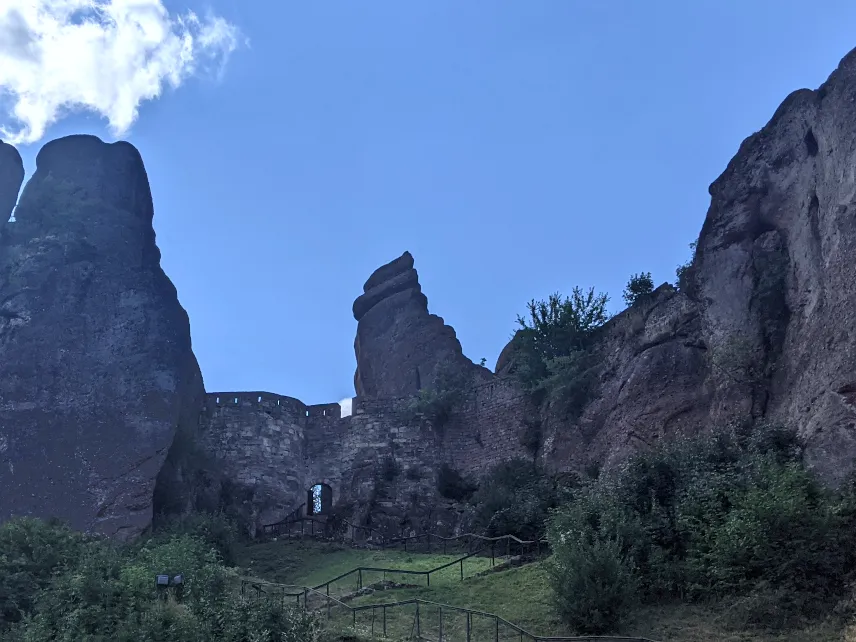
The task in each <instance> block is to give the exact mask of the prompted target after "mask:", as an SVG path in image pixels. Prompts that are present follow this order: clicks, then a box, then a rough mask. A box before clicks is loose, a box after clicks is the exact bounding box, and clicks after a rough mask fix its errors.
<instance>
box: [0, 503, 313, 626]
mask: <svg viewBox="0 0 856 642" xmlns="http://www.w3.org/2000/svg"><path fill="white" fill-rule="evenodd" d="M231 528H232V527H231V526H230V524H228V523H225V522H222V521H221V520H220V519H219V518H216V517H205V518H203V517H198V518H195V519H194V520H189V521H186V522H184V523H182V524H178V523H176V524H174V525H173V526H172V527H171V528H169V529H167V530H166V531H165V532H161V533H158V534H156V535H154V536H149V537H146V538H143V539H142V540H141V541H139V542H137V543H134V544H132V545H124V546H123V545H119V544H116V543H113V542H109V541H105V540H103V539H98V538H93V537H86V536H84V535H81V534H78V533H74V532H72V531H70V530H69V529H67V528H66V527H64V526H62V525H60V524H56V523H46V522H43V521H40V520H35V519H28V518H23V519H16V520H12V521H10V522H7V523H5V524H3V525H2V526H0V637H2V639H3V640H6V641H9V642H42V641H48V640H50V641H56V642H102V641H106V640H110V641H111V642H112V641H116V642H125V641H127V642H131V641H134V642H154V641H158V642H160V641H162V640H173V639H174V640H187V641H191V642H207V641H209V640H218V641H223V642H251V641H252V642H274V641H276V642H311V641H313V640H317V639H318V635H319V628H318V625H317V622H316V621H315V619H314V618H313V617H311V616H308V615H306V614H304V613H302V612H298V611H296V610H292V609H290V608H288V607H284V606H282V605H281V604H279V603H268V602H265V601H264V600H262V601H258V602H255V603H252V604H248V603H243V602H242V601H241V600H240V596H239V592H238V590H237V584H236V580H237V572H236V570H235V569H233V568H230V567H228V566H226V564H225V563H224V560H223V559H222V557H221V555H220V553H219V552H218V550H222V549H224V545H225V544H226V543H227V542H232V541H233V540H232V537H237V535H236V533H234V531H233V535H231V536H226V535H224V532H226V531H228V530H230V529H231ZM225 548H226V549H227V550H228V546H225ZM159 574H169V576H170V577H175V576H176V575H178V574H181V575H182V576H183V577H184V578H185V582H184V584H183V585H181V587H179V586H177V585H172V586H169V587H168V588H161V589H158V587H157V585H156V582H155V579H156V576H157V575H159Z"/></svg>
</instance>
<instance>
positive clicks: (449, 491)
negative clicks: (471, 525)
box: [437, 464, 478, 502]
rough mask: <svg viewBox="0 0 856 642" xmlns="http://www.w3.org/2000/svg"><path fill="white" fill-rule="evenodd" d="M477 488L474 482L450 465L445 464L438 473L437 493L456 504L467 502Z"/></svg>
mask: <svg viewBox="0 0 856 642" xmlns="http://www.w3.org/2000/svg"><path fill="white" fill-rule="evenodd" d="M477 488H478V485H477V484H476V483H475V482H474V481H472V480H471V479H467V478H466V477H464V476H463V475H461V473H460V472H458V471H457V470H455V469H454V468H452V467H451V466H449V464H443V465H442V466H440V470H438V471H437V492H438V493H440V496H441V497H445V498H446V499H451V500H454V501H456V502H461V501H466V500H468V499H469V498H470V497H472V495H473V493H474V492H475V491H476V489H477Z"/></svg>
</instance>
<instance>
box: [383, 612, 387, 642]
mask: <svg viewBox="0 0 856 642" xmlns="http://www.w3.org/2000/svg"><path fill="white" fill-rule="evenodd" d="M383 637H386V604H384V605H383Z"/></svg>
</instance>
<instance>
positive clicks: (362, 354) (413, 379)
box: [353, 252, 490, 397]
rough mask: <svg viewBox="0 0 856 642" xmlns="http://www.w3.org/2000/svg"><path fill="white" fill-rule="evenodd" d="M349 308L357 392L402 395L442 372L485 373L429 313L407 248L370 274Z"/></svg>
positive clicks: (427, 383) (367, 394)
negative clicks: (353, 324) (354, 325)
mask: <svg viewBox="0 0 856 642" xmlns="http://www.w3.org/2000/svg"><path fill="white" fill-rule="evenodd" d="M353 310H354V318H355V319H356V320H357V321H358V326H357V337H356V340H355V341H354V352H355V353H356V356H357V371H356V374H355V375H354V388H355V389H356V393H357V395H358V396H368V397H403V396H407V395H410V394H413V393H415V392H417V391H419V390H420V389H422V388H424V387H427V386H430V385H431V384H432V383H433V382H434V380H435V378H436V377H437V376H438V374H441V372H442V373H443V374H449V375H451V376H454V375H456V374H461V375H465V376H467V377H478V378H485V377H490V372H489V371H488V370H487V369H486V368H482V367H480V366H477V365H475V364H474V363H473V362H472V361H470V360H469V359H467V358H466V357H465V356H464V354H463V351H462V350H461V343H460V342H459V341H458V338H457V337H456V336H455V330H454V329H453V328H452V327H450V326H448V325H446V324H445V323H444V322H443V319H442V318H440V317H438V316H436V315H434V314H429V312H428V299H427V298H426V297H425V295H424V294H423V293H422V287H421V286H420V285H419V276H418V274H417V272H416V270H415V269H414V267H413V257H412V256H411V254H410V252H405V253H404V254H402V255H401V256H400V257H398V258H397V259H395V260H394V261H391V262H390V263H387V264H386V265H384V266H382V267H379V268H378V269H377V270H375V271H374V273H372V275H371V276H370V277H369V279H368V281H366V283H365V285H364V286H363V294H362V296H360V297H359V298H357V300H356V301H354V308H353Z"/></svg>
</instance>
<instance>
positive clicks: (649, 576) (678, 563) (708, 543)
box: [549, 426, 856, 627]
mask: <svg viewBox="0 0 856 642" xmlns="http://www.w3.org/2000/svg"><path fill="white" fill-rule="evenodd" d="M854 498H856V495H854V494H853V493H852V492H851V491H850V490H849V489H848V490H847V491H846V492H833V491H830V490H828V489H825V488H824V487H822V486H821V485H820V484H819V482H818V481H817V480H816V479H815V478H814V476H813V475H812V474H811V473H810V472H809V471H808V470H807V469H806V467H805V466H804V464H803V462H802V448H801V446H800V444H799V442H798V440H797V439H796V436H795V434H794V433H793V432H792V431H787V430H783V429H782V428H779V427H776V426H758V427H755V428H748V427H746V426H734V427H730V428H728V429H726V430H722V431H718V432H716V433H714V434H712V435H708V436H705V437H699V438H696V439H678V440H676V441H673V442H670V443H669V444H666V445H663V446H661V447H659V448H656V449H653V450H652V451H650V452H647V453H642V454H639V455H636V456H634V457H632V458H631V459H629V460H628V461H627V462H626V463H625V464H624V465H623V466H621V467H620V468H619V469H618V470H613V471H609V472H606V473H601V475H600V476H599V477H598V478H597V479H594V480H589V481H588V483H586V484H585V485H584V486H582V487H581V488H578V489H576V490H575V491H574V493H573V496H572V499H571V501H569V502H568V503H566V504H564V505H562V506H561V507H560V508H559V509H558V510H557V511H555V513H554V514H553V516H552V518H551V520H550V529H549V537H550V543H551V545H552V548H553V550H554V552H555V554H556V557H557V559H558V560H566V561H564V562H563V564H564V567H563V568H564V569H565V570H564V571H563V573H562V574H559V575H556V576H555V581H556V582H557V584H556V586H557V600H559V607H560V608H561V609H562V612H563V613H565V614H573V613H574V612H576V611H575V609H577V608H578V610H579V611H580V612H583V611H585V609H586V608H587V607H586V606H585V602H584V599H586V598H584V597H583V596H578V597H574V593H573V591H572V590H571V589H572V588H573V587H574V586H576V583H578V582H579V581H581V580H579V578H578V576H580V575H581V576H583V577H584V576H585V573H586V572H587V568H588V567H587V566H585V564H584V563H583V562H584V560H580V559H579V558H578V557H575V556H574V555H576V553H574V554H572V552H571V551H569V550H568V549H569V548H570V547H584V548H585V550H589V549H592V550H600V549H598V548H597V547H598V546H604V547H607V548H608V547H616V546H617V547H618V548H617V549H615V551H614V552H615V553H616V559H617V560H619V561H620V562H621V564H622V565H623V569H624V572H625V573H628V574H631V575H632V576H633V578H634V586H635V587H636V589H637V591H638V596H639V599H641V600H643V601H647V602H655V601H661V600H664V599H687V600H708V599H713V600H723V599H727V600H733V599H736V598H739V601H738V604H739V605H740V608H737V607H735V608H734V609H733V610H732V613H733V614H740V613H742V614H743V615H741V616H740V617H742V618H743V621H744V623H756V624H763V625H765V626H767V627H772V626H784V625H786V624H788V623H794V622H796V621H798V620H799V619H800V618H812V617H817V616H819V615H821V614H823V613H826V612H829V610H830V609H831V608H832V607H833V606H834V604H835V603H836V602H837V601H838V600H839V599H840V598H841V597H842V596H843V595H844V594H845V592H846V590H847V586H848V585H849V583H850V582H851V581H853V579H854V568H856V500H854ZM604 550H606V549H604ZM608 550H613V548H608ZM574 564H577V565H578V567H575V566H574ZM561 581H564V582H566V583H568V586H567V587H566V588H565V589H561ZM577 599H578V600H580V605H578V607H575V606H573V605H571V604H569V600H570V601H573V600H577ZM622 603H623V602H622ZM777 604H778V605H779V606H778V607H777V606H776V605H777ZM748 605H754V607H751V608H750V607H749V606H748ZM622 608H623V607H622ZM776 608H781V609H786V610H787V613H788V617H780V616H776V617H774V616H773V612H774V611H775V610H776ZM620 612H621V609H617V610H616V611H615V613H620ZM764 613H767V615H764ZM568 617H569V618H570V617H571V616H570V615H569V616H568ZM616 617H617V616H616ZM568 622H569V623H571V619H569V620H568ZM573 623H574V625H575V626H578V627H579V626H580V623H579V622H577V621H576V620H573Z"/></svg>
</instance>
